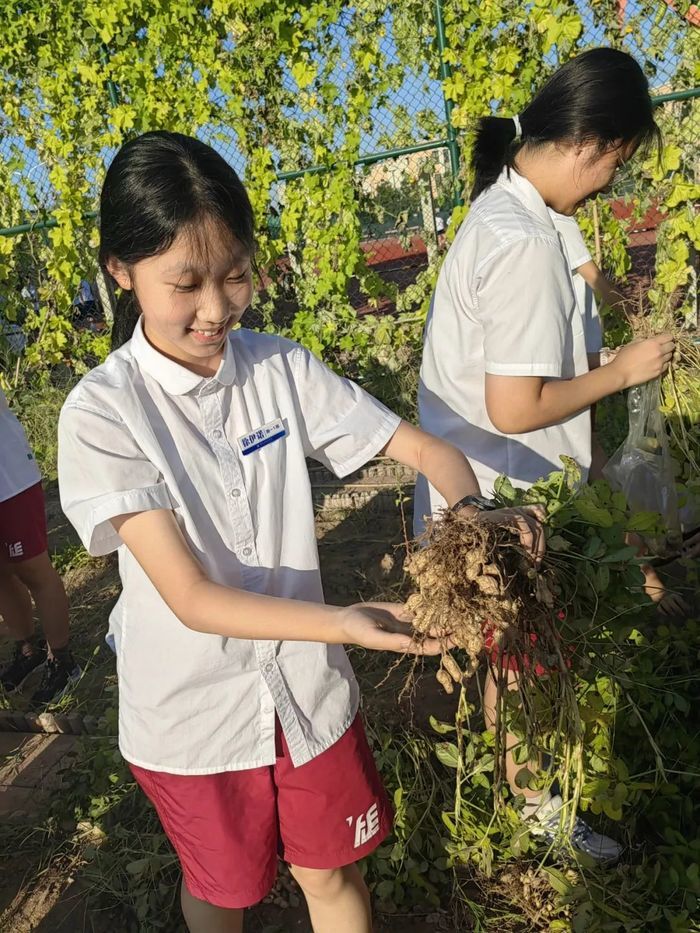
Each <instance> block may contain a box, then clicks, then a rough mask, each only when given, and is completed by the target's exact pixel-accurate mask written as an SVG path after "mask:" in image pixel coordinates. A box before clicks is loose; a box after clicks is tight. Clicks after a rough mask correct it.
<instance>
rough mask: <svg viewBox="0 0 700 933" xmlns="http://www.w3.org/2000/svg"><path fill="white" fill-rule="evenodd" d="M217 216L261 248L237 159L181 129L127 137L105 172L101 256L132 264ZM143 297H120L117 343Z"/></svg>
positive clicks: (249, 245) (103, 261)
mask: <svg viewBox="0 0 700 933" xmlns="http://www.w3.org/2000/svg"><path fill="white" fill-rule="evenodd" d="M207 219H209V220H213V221H215V222H216V223H218V224H220V225H221V226H222V227H223V229H224V230H225V231H226V232H227V233H228V234H230V235H231V236H232V237H233V238H235V239H236V240H237V241H238V242H240V243H241V244H242V245H243V246H244V248H245V249H246V250H247V251H248V252H249V254H250V256H251V259H253V257H254V252H255V235H254V230H253V209H252V207H251V204H250V200H249V198H248V195H247V194H246V190H245V188H244V187H243V184H242V183H241V180H240V179H239V177H238V175H236V173H235V172H234V170H233V169H232V168H231V166H230V165H229V164H228V163H227V162H226V161H225V160H224V159H223V158H222V157H221V156H220V155H219V154H218V153H217V152H215V151H214V150H213V149H212V148H211V147H210V146H207V145H206V144H205V143H202V142H200V141H199V140H198V139H194V138H193V137H191V136H184V135H183V134H182V133H168V132H165V131H158V132H153V133H144V134H143V135H142V136H138V137H137V138H136V139H133V140H131V141H130V142H128V143H125V145H124V146H122V148H121V149H120V150H119V152H118V153H117V155H116V156H115V158H114V161H113V162H112V164H111V165H110V167H109V170H108V171H107V175H106V177H105V181H104V185H103V186H102V195H101V198H100V251H99V261H100V265H101V266H102V269H103V270H104V272H105V274H106V275H109V272H108V270H107V261H108V260H109V259H116V260H119V261H120V262H122V263H124V265H125V266H127V267H128V266H131V265H133V264H135V263H137V262H139V261H140V260H142V259H147V258H148V257H150V256H157V255H159V254H160V253H163V252H165V250H167V249H168V248H169V247H170V246H171V245H172V243H173V242H174V240H175V239H176V237H177V236H178V235H179V234H180V233H182V232H183V231H186V230H188V229H190V230H193V229H194V228H196V227H197V226H198V225H199V224H200V223H201V222H202V221H205V220H207ZM140 313H141V312H140V308H139V305H138V298H137V296H136V295H135V294H134V292H133V290H132V291H123V292H122V293H121V294H120V295H119V298H118V300H117V306H116V309H115V312H114V324H113V327H112V349H113V350H114V349H116V348H117V347H120V346H121V345H122V344H123V343H125V342H126V341H127V340H129V338H130V337H131V335H132V334H133V332H134V327H135V326H136V322H137V321H138V317H139V314H140Z"/></svg>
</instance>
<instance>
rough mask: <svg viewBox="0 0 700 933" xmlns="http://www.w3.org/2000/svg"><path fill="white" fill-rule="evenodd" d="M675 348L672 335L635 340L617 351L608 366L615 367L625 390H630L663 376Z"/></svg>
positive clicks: (659, 335)
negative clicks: (632, 387)
mask: <svg viewBox="0 0 700 933" xmlns="http://www.w3.org/2000/svg"><path fill="white" fill-rule="evenodd" d="M675 346H676V345H675V342H674V339H673V337H672V336H671V334H657V335H656V336H655V337H649V338H648V339H647V340H633V341H632V343H628V344H627V345H626V346H624V347H621V348H620V349H619V350H618V351H617V354H616V356H615V359H614V360H612V362H610V363H608V366H613V367H615V369H616V370H617V371H618V372H619V373H620V375H621V377H622V383H623V388H625V389H629V388H631V386H637V385H642V384H643V383H645V382H649V381H650V380H651V379H656V378H657V376H662V375H663V374H664V373H665V372H666V370H667V369H668V367H669V364H670V362H671V359H672V357H673V351H674V349H675Z"/></svg>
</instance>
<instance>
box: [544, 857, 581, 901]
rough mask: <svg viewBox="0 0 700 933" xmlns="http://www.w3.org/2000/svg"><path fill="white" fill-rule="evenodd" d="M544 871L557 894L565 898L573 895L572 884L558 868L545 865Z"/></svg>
mask: <svg viewBox="0 0 700 933" xmlns="http://www.w3.org/2000/svg"><path fill="white" fill-rule="evenodd" d="M542 871H543V872H544V874H545V875H546V876H547V880H548V881H549V883H550V885H551V886H552V888H554V890H555V891H556V892H557V894H561V895H562V896H563V897H567V896H568V895H569V894H571V892H572V891H573V888H572V886H571V884H570V883H569V882H568V881H567V880H566V878H565V877H564V875H563V874H562V873H561V872H560V871H559V870H558V869H557V868H551V867H550V866H549V865H545V866H544V867H543V868H542Z"/></svg>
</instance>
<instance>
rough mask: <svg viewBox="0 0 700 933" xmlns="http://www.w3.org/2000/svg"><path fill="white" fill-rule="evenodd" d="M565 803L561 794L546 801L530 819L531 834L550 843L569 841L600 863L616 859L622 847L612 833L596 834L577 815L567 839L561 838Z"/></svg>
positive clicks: (575, 847)
mask: <svg viewBox="0 0 700 933" xmlns="http://www.w3.org/2000/svg"><path fill="white" fill-rule="evenodd" d="M563 806H564V803H563V801H562V799H561V797H560V796H559V794H557V795H556V796H555V797H551V798H550V799H549V800H548V801H546V802H545V803H543V804H542V806H541V807H540V808H539V810H538V811H537V813H536V815H535V816H534V817H532V818H531V819H530V820H528V821H527V822H528V825H529V827H530V832H531V833H532V835H533V836H539V837H540V838H544V839H546V840H547V842H550V843H559V844H561V843H562V841H563V842H569V843H570V844H571V846H572V847H573V848H574V849H577V850H578V851H579V852H583V853H584V854H585V855H588V856H590V857H591V858H593V859H595V860H596V861H597V862H616V861H617V860H618V859H619V858H620V855H621V854H622V846H621V845H620V844H619V843H617V842H615V840H614V839H611V838H610V837H609V836H604V835H603V834H602V833H597V832H596V831H595V830H594V829H592V828H591V827H590V826H589V825H588V823H586V821H585V820H583V819H581V817H580V816H578V815H577V816H576V821H575V823H574V826H573V829H572V830H571V834H570V835H569V837H568V839H567V838H566V837H565V836H564V837H562V833H561V829H560V814H561V809H562V807H563Z"/></svg>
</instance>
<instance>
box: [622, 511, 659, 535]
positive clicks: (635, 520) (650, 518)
mask: <svg viewBox="0 0 700 933" xmlns="http://www.w3.org/2000/svg"><path fill="white" fill-rule="evenodd" d="M660 524H661V516H660V515H659V513H658V512H635V514H634V515H632V517H631V518H630V519H629V521H628V522H627V530H628V531H639V532H641V533H642V534H653V533H654V532H655V531H656V530H657V529H658V527H659V525H660Z"/></svg>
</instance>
